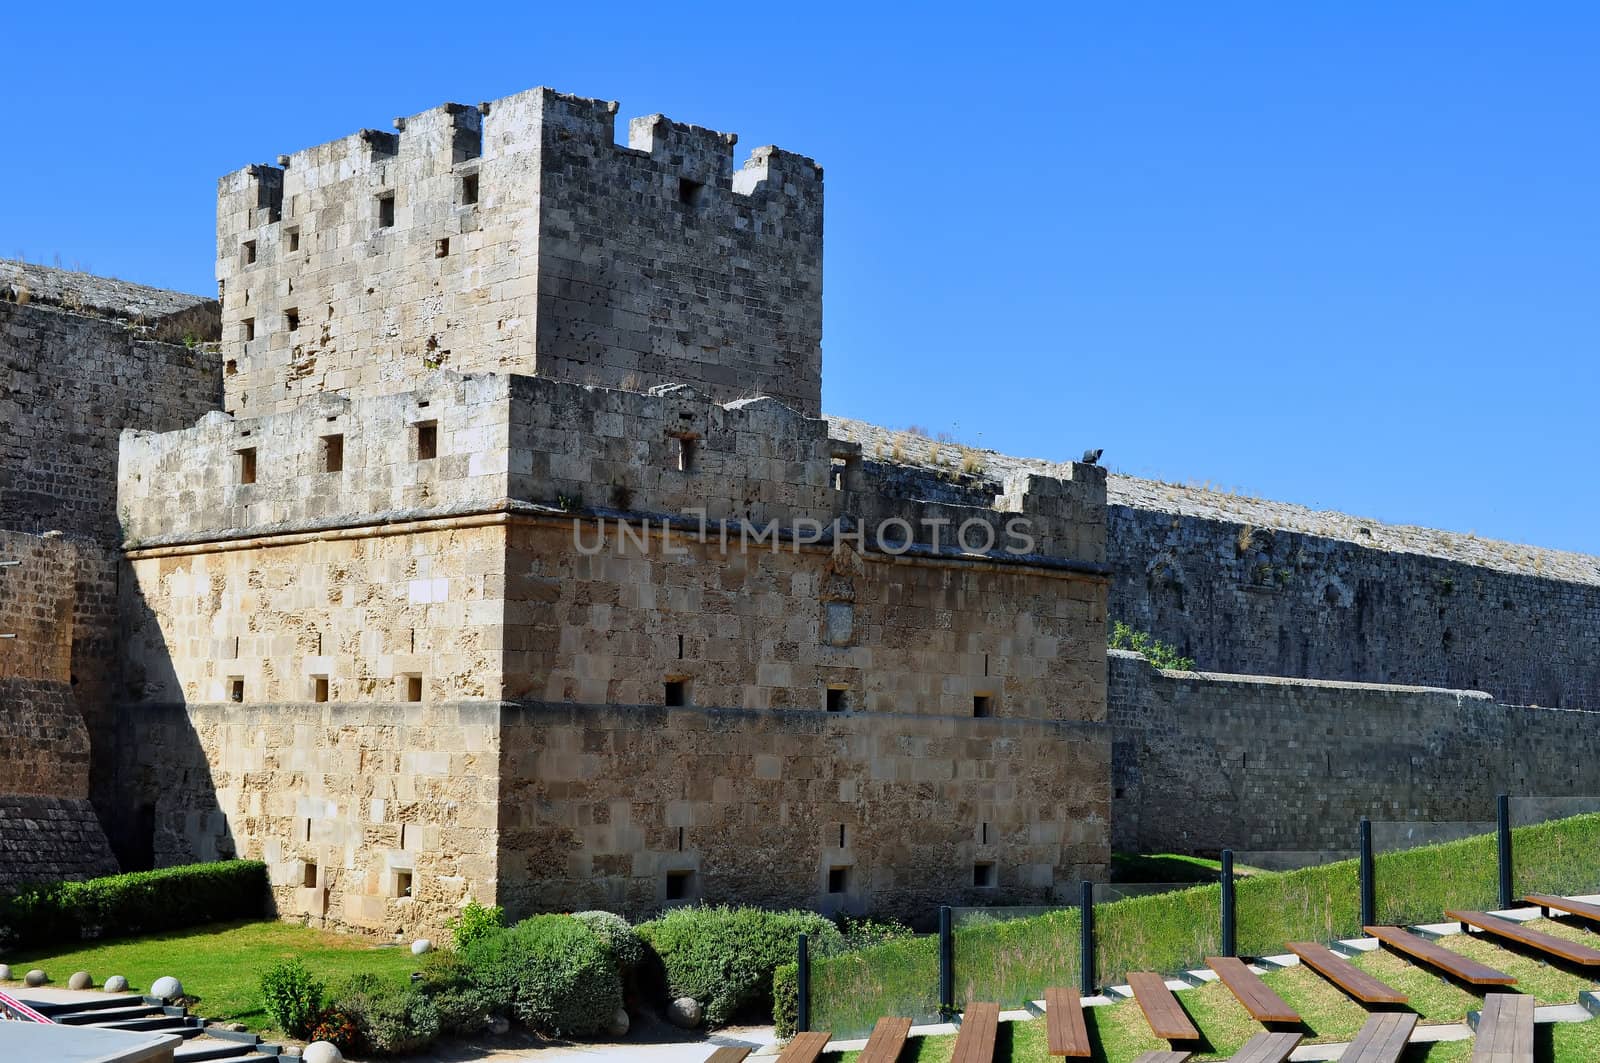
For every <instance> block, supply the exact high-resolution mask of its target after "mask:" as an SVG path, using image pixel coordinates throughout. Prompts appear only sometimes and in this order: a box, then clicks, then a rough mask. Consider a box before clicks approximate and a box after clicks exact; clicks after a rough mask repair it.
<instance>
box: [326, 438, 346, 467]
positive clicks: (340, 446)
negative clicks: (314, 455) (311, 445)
mask: <svg viewBox="0 0 1600 1063" xmlns="http://www.w3.org/2000/svg"><path fill="white" fill-rule="evenodd" d="M322 471H323V472H343V471H344V436H343V435H342V434H337V433H336V434H334V435H331V436H323V437H322Z"/></svg>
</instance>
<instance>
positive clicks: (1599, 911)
mask: <svg viewBox="0 0 1600 1063" xmlns="http://www.w3.org/2000/svg"><path fill="white" fill-rule="evenodd" d="M1522 899H1523V900H1525V901H1527V902H1528V903H1529V904H1537V905H1538V906H1539V914H1540V915H1543V916H1545V917H1546V918H1548V917H1549V915H1550V913H1551V912H1552V911H1556V912H1565V913H1566V914H1567V915H1575V916H1577V917H1578V918H1580V919H1587V920H1589V921H1590V922H1591V923H1600V904H1590V903H1589V902H1588V901H1574V900H1569V899H1568V898H1566V897H1557V896H1555V895H1554V894H1551V893H1530V894H1528V895H1527V896H1526V897H1524V898H1522Z"/></svg>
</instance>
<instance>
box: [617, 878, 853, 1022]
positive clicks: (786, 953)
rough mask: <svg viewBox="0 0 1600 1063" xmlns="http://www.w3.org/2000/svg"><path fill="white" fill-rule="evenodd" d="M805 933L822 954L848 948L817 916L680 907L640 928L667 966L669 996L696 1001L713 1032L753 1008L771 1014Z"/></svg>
mask: <svg viewBox="0 0 1600 1063" xmlns="http://www.w3.org/2000/svg"><path fill="white" fill-rule="evenodd" d="M802 933H804V934H806V935H808V939H809V941H810V945H811V948H812V950H813V953H814V954H816V955H829V954H832V953H835V952H839V951H841V950H842V949H843V947H844V937H843V935H841V934H840V933H839V928H838V927H836V926H834V925H833V922H832V921H831V920H829V919H828V918H827V917H826V916H821V915H817V914H816V913H815V912H801V911H790V912H768V911H763V910H762V909H759V908H727V907H715V908H712V907H694V908H678V909H675V910H673V911H670V912H668V913H667V914H665V915H663V916H662V917H661V918H659V919H656V920H653V921H651V922H648V923H644V924H642V925H641V926H640V927H639V935H640V936H641V937H642V938H644V940H645V942H646V943H647V944H648V945H649V946H650V947H651V949H653V950H654V952H655V954H656V955H657V956H659V957H660V959H661V964H662V967H663V969H664V970H665V973H666V978H667V994H668V996H669V997H674V998H675V997H683V996H689V997H694V998H695V999H696V1000H698V1001H699V1002H700V1003H701V1004H702V1005H703V1006H704V1007H705V1012H706V1025H708V1026H724V1025H726V1024H727V1023H728V1021H729V1020H731V1019H732V1018H733V1017H734V1016H735V1015H736V1014H738V1013H739V1012H741V1011H743V1010H745V1009H747V1008H748V1009H754V1010H757V1011H759V1012H761V1013H763V1014H765V1015H770V1014H771V1013H772V974H773V972H774V971H775V970H777V968H778V967H779V966H780V965H782V964H785V963H788V962H789V961H790V960H792V959H794V955H795V944H796V938H798V937H799V935H800V934H802Z"/></svg>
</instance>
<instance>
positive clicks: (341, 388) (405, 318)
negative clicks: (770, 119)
mask: <svg viewBox="0 0 1600 1063" xmlns="http://www.w3.org/2000/svg"><path fill="white" fill-rule="evenodd" d="M616 115H617V104H616V103H615V102H612V101H606V100H595V99H587V98H584V97H578V96H570V95H566V94H563V93H558V92H555V91H553V90H550V89H545V88H538V89H531V90H528V91H527V92H522V93H518V94H516V95H514V96H508V97H505V98H504V99H500V100H495V101H491V102H488V103H483V104H479V105H477V106H476V107H473V106H467V105H464V104H459V103H447V104H443V105H441V106H439V107H434V108H430V109H428V110H426V111H423V112H421V113H419V114H415V115H411V116H407V117H402V118H396V119H395V120H394V121H393V123H392V124H393V129H392V130H378V129H365V130H360V131H358V132H356V133H353V134H351V135H349V136H346V137H341V138H339V139H337V140H332V141H328V142H327V143H324V144H319V145H316V146H314V147H310V148H305V149H302V150H300V151H296V152H293V153H290V154H287V155H281V156H279V157H278V165H277V166H269V165H263V164H253V165H251V166H247V167H244V168H242V169H240V170H237V171H235V172H234V173H231V174H228V175H226V176H225V177H223V178H222V179H221V180H220V181H219V183H218V195H217V281H218V287H219V298H220V299H221V300H222V304H223V347H224V359H225V363H226V366H227V371H226V378H225V381H224V383H225V386H226V391H227V408H228V409H229V410H230V411H232V412H236V413H241V414H247V415H248V414H260V413H269V412H273V411H279V410H287V409H290V408H292V407H293V406H295V405H296V404H298V403H300V402H302V401H304V400H305V399H307V398H308V397H310V396H311V395H314V394H316V393H318V392H323V391H333V392H339V393H352V394H353V393H365V394H384V393H391V392H395V391H400V390H405V389H406V388H408V387H411V386H413V385H414V384H415V382H416V381H417V380H418V379H420V378H421V377H424V376H426V375H427V374H429V373H432V372H433V371H435V370H437V369H440V368H450V369H456V370H459V371H463V372H479V371H489V372H514V373H523V374H528V375H539V376H545V377H550V378H553V379H560V380H568V381H572V382H575V383H584V384H598V385H602V386H606V387H613V388H624V389H630V390H640V389H643V388H645V387H648V386H651V385H654V384H666V383H688V384H692V385H694V386H695V387H696V388H698V389H700V390H701V391H703V392H704V393H706V394H708V395H710V396H712V397H715V398H720V399H732V398H737V397H739V396H742V395H748V394H751V393H752V392H754V393H757V394H768V395H772V396H773V397H776V398H778V399H780V400H781V401H783V402H785V403H786V404H788V405H790V406H793V407H795V408H797V409H800V410H802V411H803V412H806V413H808V414H812V415H815V414H816V413H818V412H819V408H820V401H821V335H822V302H821V298H822V170H821V168H820V167H819V166H817V165H816V163H815V162H813V161H812V160H810V159H807V158H805V157H804V156H800V155H794V154H791V153H788V152H783V151H779V150H778V149H776V148H773V147H762V148H758V149H757V150H756V151H755V152H753V153H752V154H751V155H750V156H749V158H748V159H747V160H746V161H745V162H744V164H743V165H742V167H740V168H739V169H737V170H735V169H734V166H733V149H734V146H735V145H736V144H737V142H738V137H737V136H736V135H735V134H732V133H721V132H717V131H715V130H710V129H705V128H702V127H700V126H695V125H688V124H685V123H681V122H674V121H672V120H670V119H668V118H666V117H665V116H663V115H659V114H656V115H649V116H647V117H644V118H638V119H634V120H633V121H632V122H631V123H630V124H629V130H628V142H627V144H619V143H617V141H616V135H615V134H616Z"/></svg>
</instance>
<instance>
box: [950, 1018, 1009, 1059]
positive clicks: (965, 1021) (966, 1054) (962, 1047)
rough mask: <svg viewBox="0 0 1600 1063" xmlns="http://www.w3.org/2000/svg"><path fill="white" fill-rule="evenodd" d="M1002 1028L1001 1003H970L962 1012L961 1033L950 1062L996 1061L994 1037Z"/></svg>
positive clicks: (957, 1038) (957, 1037)
mask: <svg viewBox="0 0 1600 1063" xmlns="http://www.w3.org/2000/svg"><path fill="white" fill-rule="evenodd" d="M999 1030H1000V1005H999V1004H968V1005H967V1010H966V1011H963V1012H962V1013H961V1033H960V1034H958V1035H957V1036H956V1048H955V1051H954V1052H953V1053H952V1054H951V1056H950V1063H994V1039H995V1035H996V1034H997V1033H999Z"/></svg>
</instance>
